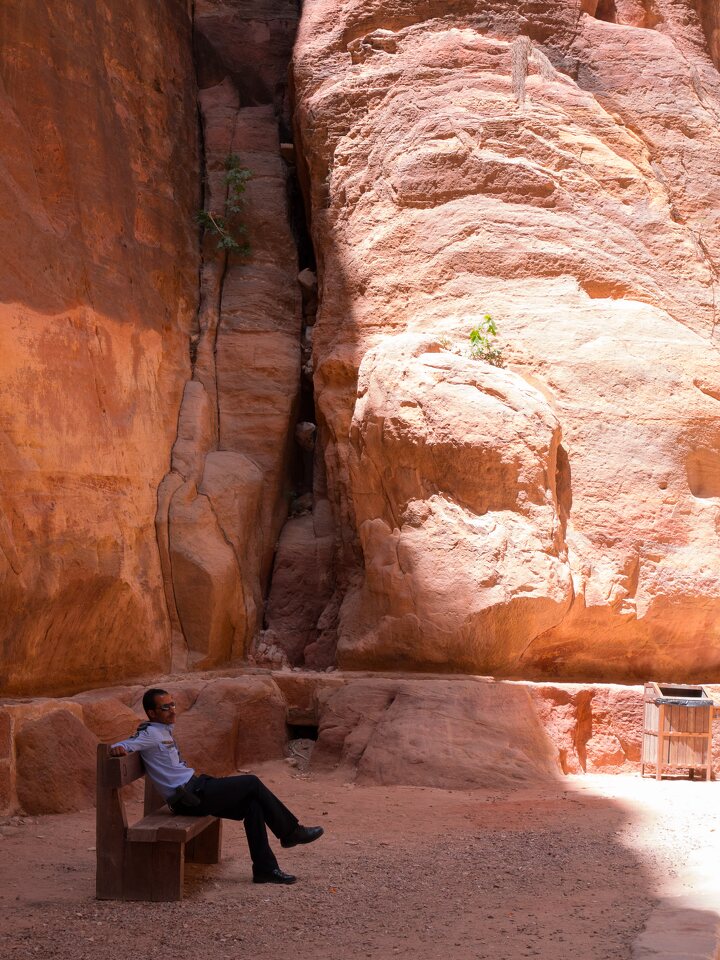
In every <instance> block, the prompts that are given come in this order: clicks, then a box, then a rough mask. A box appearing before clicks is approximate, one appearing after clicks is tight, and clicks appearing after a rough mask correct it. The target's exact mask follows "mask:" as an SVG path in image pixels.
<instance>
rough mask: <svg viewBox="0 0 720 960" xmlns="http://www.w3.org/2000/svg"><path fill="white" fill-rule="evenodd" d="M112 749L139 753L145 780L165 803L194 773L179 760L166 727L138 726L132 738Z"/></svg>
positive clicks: (148, 723)
mask: <svg viewBox="0 0 720 960" xmlns="http://www.w3.org/2000/svg"><path fill="white" fill-rule="evenodd" d="M113 746H114V747H125V749H126V750H127V752H128V753H137V751H138V750H139V751H140V753H141V754H142V759H143V763H144V764H145V769H146V771H147V774H148V776H149V777H150V779H151V780H152V782H153V783H154V784H155V786H156V787H157V791H158V793H159V794H160V795H161V796H162V797H163V799H165V800H167V798H168V797H170V796H172V794H173V793H174V792H175V791H176V790H177V788H178V787H181V786H182V785H183V784H184V783H187V782H188V780H189V779H190V777H192V776H193V774H194V773H195V771H194V770H193V768H192V767H189V766H188V765H187V764H186V763H185V761H184V760H183V759H182V757H181V756H180V751H179V750H178V748H177V744H176V743H175V739H174V737H173V728H172V726H171V725H170V724H168V723H155V722H152V721H148V722H146V723H141V724H140V726H139V727H138V728H137V731H136V732H135V733H134V734H133V735H132V736H131V737H129V738H128V739H127V740H120V741H118V743H114V744H113Z"/></svg>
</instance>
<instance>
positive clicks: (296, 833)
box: [280, 824, 325, 847]
mask: <svg viewBox="0 0 720 960" xmlns="http://www.w3.org/2000/svg"><path fill="white" fill-rule="evenodd" d="M323 833H325V831H324V830H323V828H322V827H301V826H300V824H298V825H297V826H296V827H295V829H294V830H293V832H292V833H291V834H290V836H288V837H285V839H284V840H281V841H280V845H281V846H283V847H296V846H297V845H298V844H299V843H312V842H313V840H318V839H319V838H320V837H321V836H322V835H323Z"/></svg>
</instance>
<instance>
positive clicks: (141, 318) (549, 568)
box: [0, 0, 720, 695]
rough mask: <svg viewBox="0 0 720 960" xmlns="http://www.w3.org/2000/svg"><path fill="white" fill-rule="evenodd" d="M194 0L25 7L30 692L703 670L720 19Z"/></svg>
mask: <svg viewBox="0 0 720 960" xmlns="http://www.w3.org/2000/svg"><path fill="white" fill-rule="evenodd" d="M193 12H194V24H191V22H190V9H189V7H188V5H187V4H186V3H185V2H184V0H175V2H172V3H168V4H163V5H162V6H158V5H156V4H151V3H149V2H143V3H141V4H140V5H135V6H134V7H133V9H132V10H130V9H127V10H126V9H125V8H124V7H123V8H122V9H121V8H120V7H119V6H118V5H115V4H111V3H108V2H101V3H99V4H95V5H94V6H93V8H92V10H91V11H89V10H88V9H86V5H83V4H80V3H78V2H77V0H72V2H70V3H69V5H66V8H65V11H64V13H63V17H62V20H60V19H59V14H58V13H57V12H56V11H54V10H53V5H52V4H49V3H47V2H43V0H28V2H24V3H22V4H20V3H19V2H16V0H14V2H11V3H9V4H5V6H4V8H3V11H2V12H1V13H0V27H1V28H2V29H1V30H0V44H1V45H2V49H1V50H0V53H1V54H2V57H1V60H0V79H1V81H2V86H0V124H2V133H3V137H2V148H1V150H0V154H1V155H2V161H3V165H4V176H3V178H2V184H1V185H0V190H2V204H1V205H0V209H2V211H3V220H4V222H5V230H4V231H3V239H2V240H0V246H1V248H2V253H3V265H2V269H0V294H1V296H0V301H1V305H0V311H1V312H2V320H3V323H2V326H1V327H0V330H1V331H2V332H1V333H0V336H2V338H3V344H2V345H3V350H2V354H1V356H2V360H0V364H2V365H3V369H2V372H3V376H2V378H0V384H1V385H0V417H1V418H0V427H1V429H2V434H1V435H0V444H2V446H1V448H0V449H2V454H3V455H2V458H1V459H0V473H1V477H0V644H1V647H0V691H2V693H4V694H10V695H17V694H25V693H38V692H42V693H55V692H64V691H70V690H73V689H79V688H81V687H88V686H91V685H93V684H98V685H99V684H104V683H109V682H112V681H115V680H119V679H126V678H130V677H137V676H140V675H141V674H151V673H153V674H154V673H158V672H161V671H164V670H167V669H168V668H173V669H174V670H176V671H177V670H180V671H184V670H186V669H189V668H193V667H207V666H211V665H214V664H219V663H223V662H227V661H229V660H233V659H242V658H247V657H250V658H255V659H257V660H259V661H261V662H263V661H268V660H270V661H274V662H278V661H279V660H288V661H290V662H291V663H293V664H300V665H305V666H314V667H321V668H324V667H327V666H328V665H330V664H333V663H335V662H336V660H337V662H338V663H340V664H341V665H344V666H348V667H363V668H372V667H376V666H382V667H392V668H396V667H399V668H401V669H402V668H408V667H413V668H420V669H424V670H427V669H432V670H436V671H445V670H462V671H466V672H482V673H490V672H493V673H497V674H498V675H502V676H506V677H507V676H510V677H512V676H518V677H521V676H524V677H531V678H536V679H541V678H542V677H549V678H566V679H592V680H603V679H605V680H623V681H628V680H632V679H635V678H638V679H639V678H645V677H646V676H648V675H657V676H661V675H668V676H670V675H672V676H674V677H675V678H676V679H678V680H679V679H693V678H696V677H697V678H699V679H707V678H708V677H714V675H715V674H716V673H717V670H718V667H720V635H719V629H720V628H718V627H717V621H718V616H717V615H718V612H720V610H719V608H720V574H718V570H719V569H720V565H719V561H720V548H719V547H718V530H719V529H720V514H719V506H720V432H719V431H718V427H717V423H718V409H719V408H718V403H719V402H720V377H719V376H718V373H717V369H718V363H717V360H718V355H717V345H716V344H717V336H716V334H717V330H716V327H717V321H718V313H717V307H716V302H717V290H718V284H717V271H718V261H719V260H720V212H719V211H720V207H719V206H718V201H719V200H720V172H719V171H718V168H717V162H716V160H715V157H716V156H717V151H718V146H720V76H719V75H718V65H720V15H719V14H718V7H717V4H716V3H714V2H710V0H582V2H577V0H559V2H553V3H550V2H539V3H538V2H530V0H527V2H525V0H520V2H510V0H443V2H440V0H383V2H382V3H380V2H379V0H345V2H344V3H342V4H337V3H335V2H332V3H331V2H330V0H306V2H305V3H304V5H303V9H302V15H301V17H300V21H299V23H298V6H297V4H296V3H295V2H294V0H232V2H227V0H226V2H222V0H197V2H196V3H195V4H194V5H193ZM296 30H297V31H298V34H297V41H296V42H295V34H296ZM294 42H295V50H294V54H293V43H294ZM291 56H293V65H292V77H291V82H290V84H289V82H288V75H287V68H288V65H289V63H290V60H291ZM293 118H294V119H293ZM293 123H294V129H295V134H294V140H295V143H294V145H293V143H292V142H291V141H292V140H293V132H292V128H293ZM230 157H233V158H234V160H233V162H234V163H236V164H239V165H241V166H242V168H243V169H247V170H249V171H250V179H249V180H248V181H247V190H246V194H245V203H244V207H243V219H244V222H245V227H246V230H247V239H248V241H249V244H250V253H249V255H242V254H239V253H238V252H233V251H230V252H229V253H228V251H226V250H222V249H218V246H217V237H215V236H213V235H212V233H211V232H206V233H205V235H203V236H202V237H200V235H199V230H198V227H197V224H196V222H195V215H196V213H197V211H198V210H199V209H200V208H201V207H202V208H204V209H205V211H207V213H208V214H217V213H218V211H220V210H222V209H223V205H224V203H225V200H226V198H227V196H228V183H227V177H226V174H227V164H228V161H229V158H230ZM296 168H297V172H298V174H299V179H300V181H301V183H302V186H303V192H304V195H305V207H306V212H307V218H308V221H309V224H310V230H311V234H312V245H311V243H310V241H309V240H308V238H307V236H306V234H305V229H306V228H305V224H304V223H303V222H302V214H301V211H300V204H299V198H298V193H297V186H296V178H295V173H296ZM312 246H314V251H313V249H312ZM198 247H200V249H198ZM315 256H316V257H317V262H316V260H315ZM486 314H490V315H492V317H493V318H494V319H495V321H496V322H497V324H498V326H499V329H500V338H499V346H500V348H501V350H502V354H503V357H504V360H505V363H504V366H503V367H494V366H491V365H489V364H487V363H485V362H483V361H478V360H476V359H472V358H471V357H470V356H469V355H468V354H469V342H468V334H469V332H470V330H471V329H472V328H473V327H474V326H475V325H476V324H478V323H479V322H481V320H482V318H483V317H484V316H485V315H486Z"/></svg>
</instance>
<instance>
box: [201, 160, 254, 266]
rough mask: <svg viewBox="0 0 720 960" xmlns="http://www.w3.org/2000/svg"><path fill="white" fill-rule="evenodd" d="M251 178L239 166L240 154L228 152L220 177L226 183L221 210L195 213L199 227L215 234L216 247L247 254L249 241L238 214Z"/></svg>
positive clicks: (241, 254) (243, 254)
mask: <svg viewBox="0 0 720 960" xmlns="http://www.w3.org/2000/svg"><path fill="white" fill-rule="evenodd" d="M251 177H252V173H251V172H250V170H248V169H247V167H243V166H242V165H241V163H240V157H238V155H237V154H235V153H230V154H228V156H227V157H226V158H225V176H224V177H223V182H224V183H225V184H226V185H227V196H226V198H225V203H224V204H223V208H222V212H220V211H215V210H199V211H198V212H197V214H196V215H195V219H196V220H197V222H198V223H199V224H200V226H201V227H202V228H203V229H204V230H207V231H208V232H209V233H211V234H212V235H213V236H215V237H217V248H218V250H227V251H228V252H232V253H237V254H239V255H240V256H242V257H246V256H248V254H249V253H250V244H249V243H248V242H247V240H246V239H245V235H246V233H247V229H246V227H245V224H244V223H243V222H242V220H241V219H240V215H241V213H242V209H243V204H244V202H245V198H244V197H243V194H244V193H245V185H246V184H247V182H248V180H249V179H250V178H251Z"/></svg>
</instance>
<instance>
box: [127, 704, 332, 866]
mask: <svg viewBox="0 0 720 960" xmlns="http://www.w3.org/2000/svg"><path fill="white" fill-rule="evenodd" d="M142 702H143V709H144V710H145V713H146V714H147V715H148V718H149V719H148V722H147V723H141V724H140V726H139V727H138V729H137V732H136V733H134V734H133V735H132V736H131V737H130V738H129V739H127V740H121V741H120V742H119V743H115V744H113V746H112V747H111V748H110V756H111V757H122V756H124V755H125V754H127V753H135V752H136V751H138V750H139V751H140V753H141V754H142V759H143V763H144V765H145V771H146V773H147V775H148V776H149V777H150V779H151V780H152V782H153V784H154V786H155V787H156V789H157V791H158V793H160V794H161V796H162V797H163V798H164V799H165V800H166V801H167V804H168V806H169V807H170V809H171V810H172V812H173V813H176V814H182V815H183V816H189V817H206V816H208V815H211V816H214V817H224V818H226V819H228V820H243V821H244V823H245V833H246V835H247V841H248V847H249V848H250V856H251V858H252V865H253V881H254V882H255V883H295V880H296V877H293V876H292V875H291V874H289V873H283V871H282V870H281V869H280V867H279V866H278V862H277V860H276V859H275V854H274V853H273V852H272V850H271V848H270V844H269V843H268V836H267V830H266V824H267V826H268V827H270V829H271V830H272V832H273V833H274V834H275V836H276V837H277V838H278V839H279V840H280V844H281V845H282V846H283V847H294V846H296V845H297V844H298V843H312V842H313V840H317V839H318V837H320V836H322V833H323V828H322V827H303V826H301V825H300V824H299V823H298V819H297V817H296V816H294V815H293V814H292V813H291V812H290V811H289V810H288V808H287V807H286V806H285V805H284V804H282V803H281V802H280V800H278V798H277V797H276V796H275V794H274V793H272V792H271V791H270V790H268V788H267V787H266V786H265V784H264V783H263V782H262V781H261V780H259V779H258V777H255V776H251V775H246V776H238V777H209V776H207V775H206V774H200V775H199V776H195V771H194V770H193V769H192V767H188V765H187V764H186V763H185V761H184V760H182V759H181V758H180V754H179V752H178V748H177V745H176V743H175V740H174V739H173V723H174V722H175V702H174V701H173V699H172V697H171V696H170V694H169V693H168V692H167V691H166V690H158V689H152V690H147V691H146V692H145V694H144V695H143V701H142Z"/></svg>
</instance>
